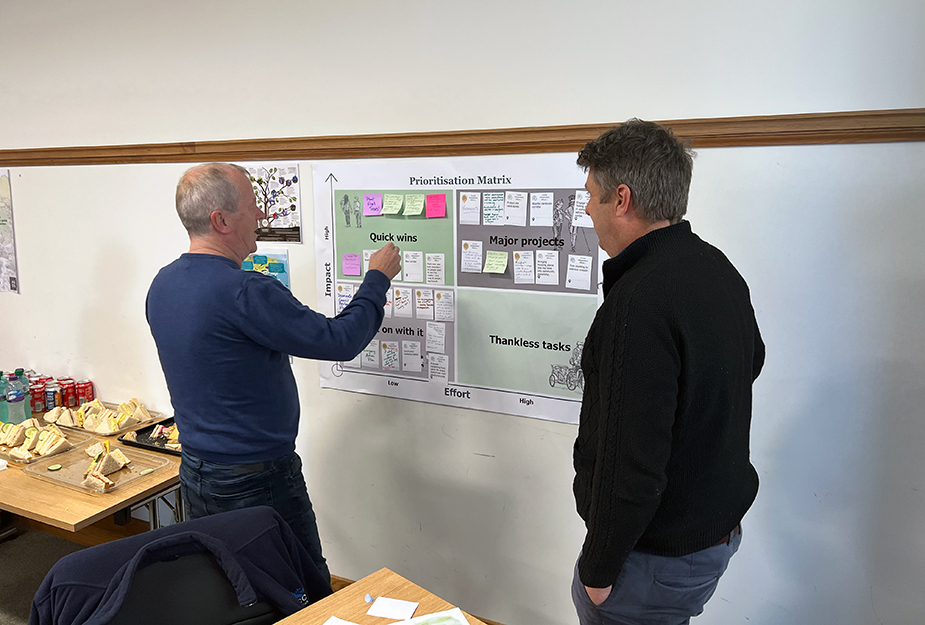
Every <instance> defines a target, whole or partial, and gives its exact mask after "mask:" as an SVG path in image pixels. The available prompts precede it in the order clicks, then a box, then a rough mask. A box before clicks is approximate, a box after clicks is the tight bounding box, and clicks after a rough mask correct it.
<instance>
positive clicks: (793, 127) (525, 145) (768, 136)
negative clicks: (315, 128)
mask: <svg viewBox="0 0 925 625" xmlns="http://www.w3.org/2000/svg"><path fill="white" fill-rule="evenodd" d="M661 123H663V124H666V125H668V126H671V127H672V128H673V129H674V131H675V133H676V134H678V135H679V136H681V137H684V138H687V139H689V140H690V141H691V144H692V146H693V147H695V148H696V147H733V146H736V147H740V146H768V145H808V144H832V143H882V142H893V141H925V108H919V109H896V110H882V111H850V112H843V113H806V114H798V115H766V116H756V117H723V118H713V119H680V120H668V121H663V122H661ZM611 126H613V124H583V125H574V126H543V127H534V128H504V129H497V130H457V131H447V132H414V133H396V134H378V135H345V136H327V137H293V138H281V139H241V140H231V141H191V142H183V143H149V144H138V145H107V146H78V147H61V148H25V149H13V150H0V167H23V166H37V165H101V164H112V163H198V162H203V161H238V162H243V161H263V160H319V159H333V158H381V157H412V156H461V155H484V154H530V153H539V152H574V151H577V150H578V149H579V148H581V146H582V145H584V143H585V142H586V141H588V140H589V139H592V138H594V137H596V136H597V135H599V134H600V133H601V132H602V131H604V130H606V129H607V128H610V127H611Z"/></svg>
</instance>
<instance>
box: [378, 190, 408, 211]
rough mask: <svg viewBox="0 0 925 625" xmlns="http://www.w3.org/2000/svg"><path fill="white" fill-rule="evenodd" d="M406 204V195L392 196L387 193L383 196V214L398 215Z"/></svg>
mask: <svg viewBox="0 0 925 625" xmlns="http://www.w3.org/2000/svg"><path fill="white" fill-rule="evenodd" d="M404 203H405V196H404V195H390V194H388V193H386V194H385V195H383V196H382V214H383V215H397V214H398V213H400V212H401V206H402V204H404Z"/></svg>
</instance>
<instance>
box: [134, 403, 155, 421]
mask: <svg viewBox="0 0 925 625" xmlns="http://www.w3.org/2000/svg"><path fill="white" fill-rule="evenodd" d="M134 401H137V400H134ZM132 416H134V417H135V418H136V419H138V422H139V423H144V422H145V421H150V420H151V419H153V418H154V417H152V416H151V413H150V412H148V409H147V408H145V406H144V404H142V403H139V404H138V407H137V408H135V412H134V413H132Z"/></svg>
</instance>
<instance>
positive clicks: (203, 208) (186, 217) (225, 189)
mask: <svg viewBox="0 0 925 625" xmlns="http://www.w3.org/2000/svg"><path fill="white" fill-rule="evenodd" d="M235 170H237V171H239V172H241V173H242V174H244V176H245V177H246V178H247V179H248V180H250V172H248V171H247V170H246V169H244V168H243V167H241V166H240V165H235V164H234V163H205V164H203V165H196V166H195V167H191V168H189V169H187V170H186V171H185V172H184V173H183V175H182V176H181V177H180V182H178V183H177V214H178V215H179V216H180V221H181V222H182V223H183V227H184V228H186V231H187V232H188V233H189V234H190V236H194V235H203V234H207V233H208V232H209V230H210V229H211V221H210V216H211V215H212V211H215V210H223V211H226V212H229V213H236V212H238V202H240V200H241V196H240V194H239V193H238V187H237V186H235V184H234V180H233V177H232V176H233V174H232V172H233V171H235Z"/></svg>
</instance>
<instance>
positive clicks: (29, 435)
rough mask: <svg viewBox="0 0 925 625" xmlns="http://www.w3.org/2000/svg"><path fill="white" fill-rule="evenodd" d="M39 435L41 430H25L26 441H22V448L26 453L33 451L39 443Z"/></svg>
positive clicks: (33, 428) (34, 428) (31, 428)
mask: <svg viewBox="0 0 925 625" xmlns="http://www.w3.org/2000/svg"><path fill="white" fill-rule="evenodd" d="M39 433H41V430H40V429H39V428H37V427H28V428H26V439H25V440H24V441H23V444H22V448H23V449H24V450H26V451H31V450H33V449H35V446H36V445H37V444H38V442H39Z"/></svg>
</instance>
